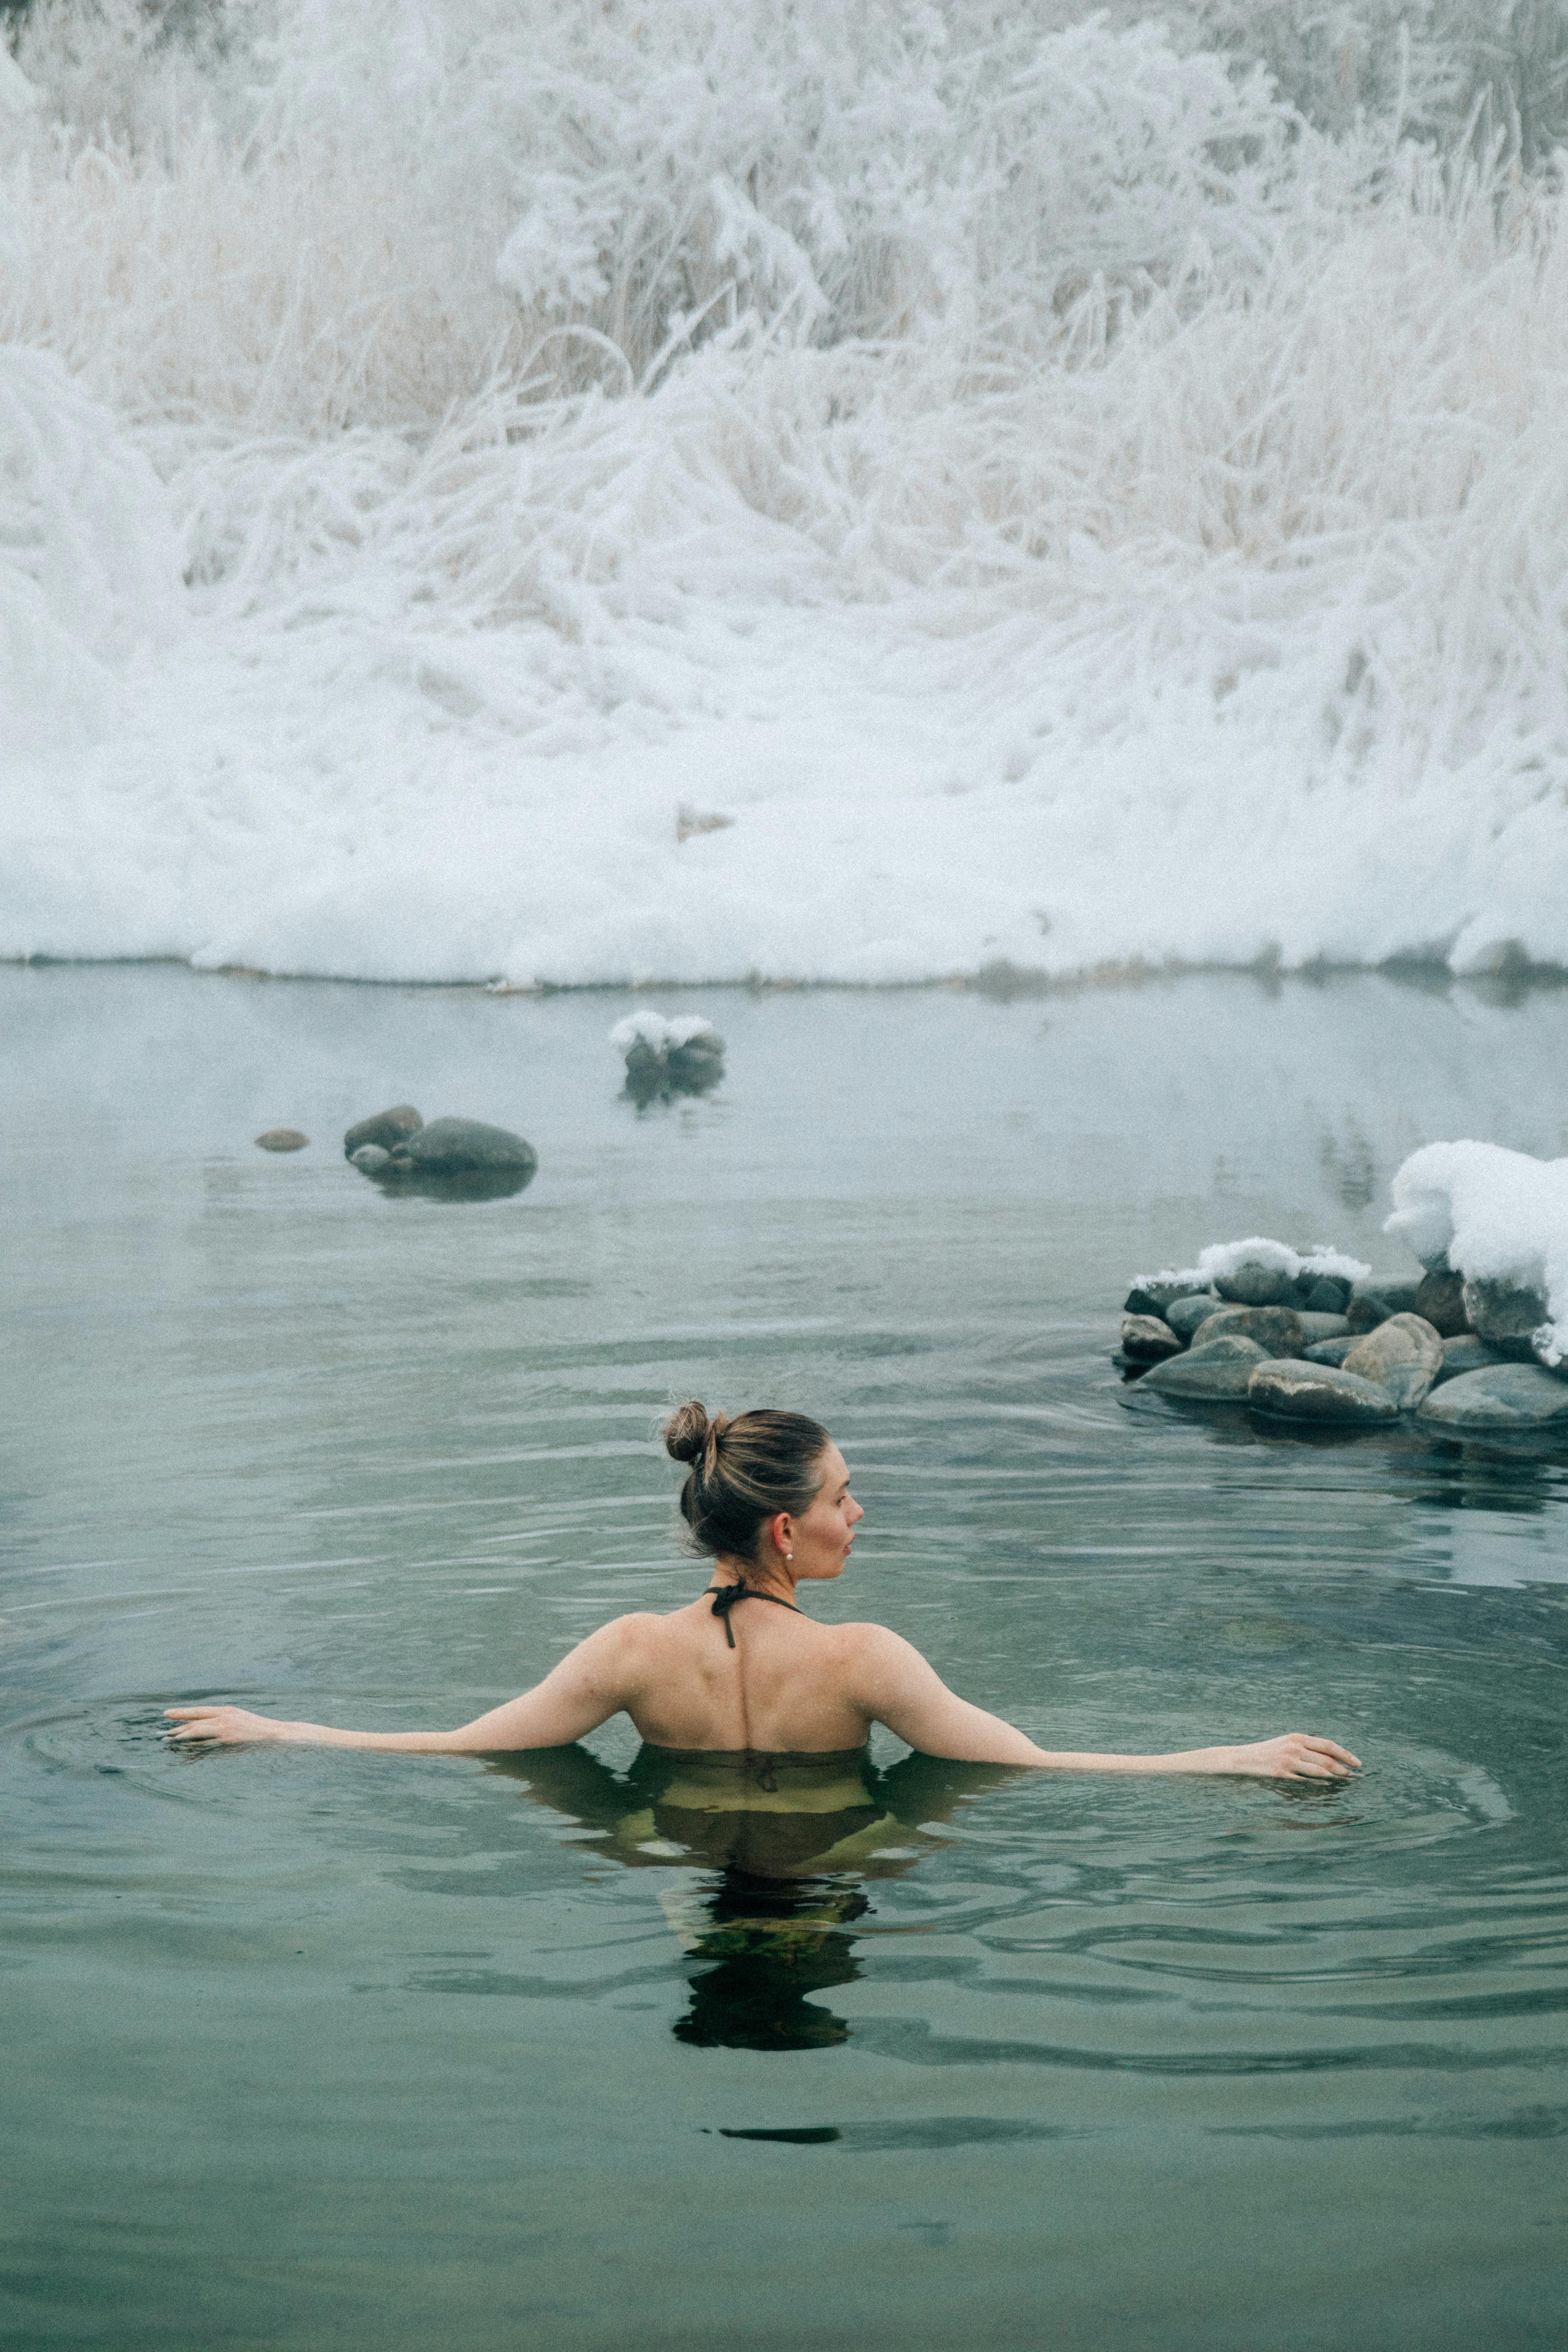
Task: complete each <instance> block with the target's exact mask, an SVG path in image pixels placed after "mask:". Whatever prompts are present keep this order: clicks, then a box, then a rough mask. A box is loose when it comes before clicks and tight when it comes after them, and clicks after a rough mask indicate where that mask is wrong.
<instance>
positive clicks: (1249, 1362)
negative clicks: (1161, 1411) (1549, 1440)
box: [1138, 1332, 1568, 1404]
mask: <svg viewBox="0 0 1568 2352" xmlns="http://www.w3.org/2000/svg"><path fill="white" fill-rule="evenodd" d="M1267 1360H1268V1359H1267V1357H1266V1356H1265V1354H1264V1351H1263V1349H1261V1348H1260V1347H1259V1346H1258V1342H1257V1340H1256V1339H1244V1338H1243V1337H1242V1336H1241V1334H1240V1333H1239V1332H1232V1333H1231V1334H1229V1335H1228V1336H1227V1337H1225V1338H1221V1339H1211V1340H1208V1341H1207V1342H1205V1345H1204V1346H1202V1347H1198V1348H1193V1349H1190V1350H1189V1351H1188V1353H1187V1354H1186V1355H1184V1356H1169V1357H1167V1358H1166V1360H1165V1361H1164V1362H1163V1364H1152V1365H1151V1366H1150V1368H1149V1370H1147V1371H1146V1372H1145V1373H1144V1375H1143V1377H1142V1380H1141V1381H1139V1383H1138V1385H1139V1387H1140V1388H1141V1389H1152V1391H1154V1393H1155V1395H1156V1396H1164V1397H1175V1398H1180V1399H1182V1400H1184V1402H1187V1403H1189V1404H1239V1403H1240V1402H1242V1400H1243V1399H1244V1398H1245V1396H1246V1394H1247V1381H1249V1380H1250V1379H1251V1377H1252V1375H1253V1373H1254V1372H1255V1371H1256V1370H1257V1369H1258V1365H1259V1364H1262V1363H1265V1362H1267ZM1563 1393H1564V1394H1565V1395H1568V1390H1565V1391H1563Z"/></svg>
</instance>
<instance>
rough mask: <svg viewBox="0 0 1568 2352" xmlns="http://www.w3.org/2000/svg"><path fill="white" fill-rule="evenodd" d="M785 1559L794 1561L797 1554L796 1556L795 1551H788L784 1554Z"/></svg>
mask: <svg viewBox="0 0 1568 2352" xmlns="http://www.w3.org/2000/svg"><path fill="white" fill-rule="evenodd" d="M784 1558H785V1559H794V1558H795V1554H794V1552H793V1551H786V1552H785V1554H784Z"/></svg>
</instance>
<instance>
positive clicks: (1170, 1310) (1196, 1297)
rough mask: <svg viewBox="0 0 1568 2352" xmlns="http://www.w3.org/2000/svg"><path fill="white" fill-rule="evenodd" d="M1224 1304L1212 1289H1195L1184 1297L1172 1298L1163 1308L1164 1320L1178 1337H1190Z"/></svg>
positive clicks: (1193, 1336) (1192, 1337)
mask: <svg viewBox="0 0 1568 2352" xmlns="http://www.w3.org/2000/svg"><path fill="white" fill-rule="evenodd" d="M1224 1305H1225V1301H1224V1299H1223V1298H1216V1297H1215V1295H1214V1293H1213V1291H1210V1290H1205V1291H1195V1292H1194V1293H1193V1294H1192V1295H1191V1296H1190V1297H1186V1298H1173V1299H1172V1301H1171V1303H1170V1305H1169V1307H1166V1308H1165V1310H1164V1315H1165V1320H1166V1322H1167V1323H1168V1324H1169V1325H1170V1327H1171V1328H1172V1330H1173V1332H1174V1333H1175V1335H1176V1337H1177V1339H1194V1338H1195V1336H1196V1333H1197V1331H1198V1328H1199V1327H1200V1325H1202V1324H1204V1323H1206V1322H1207V1321H1208V1318H1209V1317H1210V1316H1211V1315H1217V1314H1218V1313H1219V1311H1220V1309H1221V1308H1222V1307H1224Z"/></svg>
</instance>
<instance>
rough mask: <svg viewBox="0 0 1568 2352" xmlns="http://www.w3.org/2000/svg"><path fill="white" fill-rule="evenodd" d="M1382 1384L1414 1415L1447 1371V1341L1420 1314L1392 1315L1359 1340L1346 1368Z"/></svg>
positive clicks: (1349, 1356)
mask: <svg viewBox="0 0 1568 2352" xmlns="http://www.w3.org/2000/svg"><path fill="white" fill-rule="evenodd" d="M1442 1369H1443V1342H1442V1340H1441V1339H1439V1337H1438V1335H1437V1333H1436V1331H1435V1330H1434V1329H1433V1328H1432V1326H1431V1324H1430V1323H1428V1322H1426V1320H1425V1319H1424V1318H1423V1317H1421V1316H1419V1315H1392V1316H1390V1317H1389V1318H1388V1320H1387V1322H1385V1323H1380V1324H1379V1325H1378V1326H1377V1328H1376V1329H1375V1330H1373V1331H1368V1332H1367V1333H1366V1334H1365V1336H1364V1338H1362V1339H1358V1340H1357V1341H1356V1344H1355V1346H1354V1347H1353V1348H1352V1349H1351V1351H1350V1353H1349V1355H1348V1356H1347V1357H1346V1358H1345V1360H1344V1363H1343V1366H1342V1370H1345V1371H1347V1372H1353V1373H1355V1374H1356V1375H1357V1377H1358V1378H1360V1379H1361V1380H1363V1381H1381V1382H1382V1384H1383V1386H1384V1388H1385V1389H1386V1390H1387V1391H1388V1392H1389V1394H1390V1396H1391V1397H1392V1398H1393V1399H1394V1403H1395V1404H1396V1405H1397V1406H1398V1407H1399V1409H1400V1411H1401V1412H1414V1411H1415V1407H1416V1406H1417V1405H1418V1404H1419V1403H1420V1402H1421V1401H1422V1399H1423V1398H1424V1397H1425V1396H1426V1392H1427V1391H1428V1390H1429V1389H1430V1388H1431V1386H1432V1384H1433V1382H1434V1381H1436V1377H1437V1375H1438V1373H1439V1372H1440V1371H1441V1370H1442Z"/></svg>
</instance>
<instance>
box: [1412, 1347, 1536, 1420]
mask: <svg viewBox="0 0 1568 2352" xmlns="http://www.w3.org/2000/svg"><path fill="white" fill-rule="evenodd" d="M1415 1418H1416V1421H1417V1422H1418V1423H1419V1424H1420V1426H1421V1427H1422V1428H1423V1429H1426V1430H1430V1431H1431V1432H1432V1433H1433V1434H1434V1435H1442V1434H1444V1433H1453V1434H1455V1435H1464V1434H1467V1433H1474V1434H1476V1435H1478V1436H1480V1435H1485V1434H1488V1433H1496V1434H1498V1435H1506V1434H1507V1433H1510V1432H1515V1433H1520V1432H1522V1433H1528V1432H1530V1431H1531V1430H1539V1431H1542V1432H1543V1433H1546V1434H1548V1435H1557V1434H1560V1433H1568V1382H1564V1381H1559V1380H1553V1378H1552V1374H1551V1373H1550V1372H1547V1371H1543V1370H1542V1368H1541V1366H1540V1365H1539V1364H1516V1363H1503V1364H1489V1365H1488V1366H1487V1368H1486V1370H1484V1371H1479V1372H1461V1373H1460V1374H1459V1376H1458V1379H1456V1380H1451V1381H1444V1382H1443V1383H1442V1385H1441V1387H1439V1388H1435V1389H1434V1390H1433V1391H1432V1393H1431V1395H1430V1396H1429V1397H1428V1398H1427V1399H1426V1403H1425V1404H1424V1405H1423V1406H1422V1407H1421V1410H1420V1412H1418V1413H1417V1414H1416V1416H1415Z"/></svg>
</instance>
